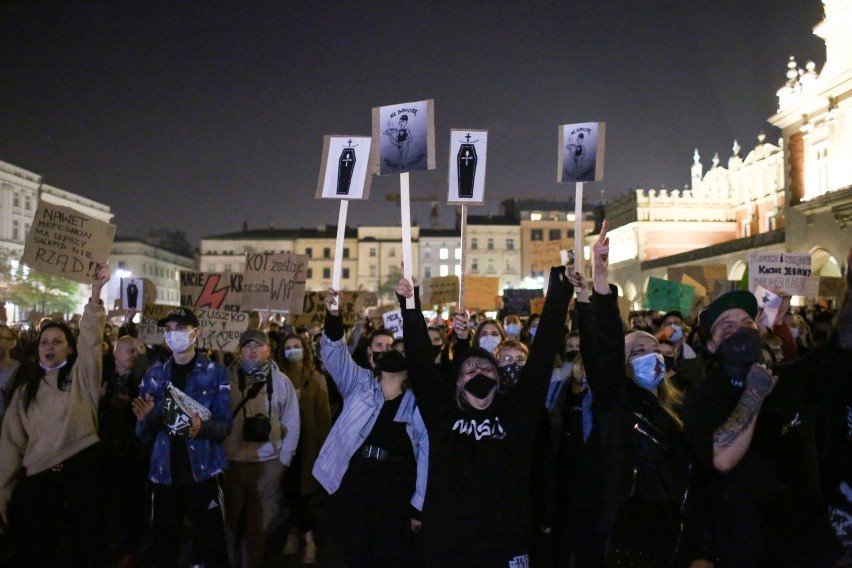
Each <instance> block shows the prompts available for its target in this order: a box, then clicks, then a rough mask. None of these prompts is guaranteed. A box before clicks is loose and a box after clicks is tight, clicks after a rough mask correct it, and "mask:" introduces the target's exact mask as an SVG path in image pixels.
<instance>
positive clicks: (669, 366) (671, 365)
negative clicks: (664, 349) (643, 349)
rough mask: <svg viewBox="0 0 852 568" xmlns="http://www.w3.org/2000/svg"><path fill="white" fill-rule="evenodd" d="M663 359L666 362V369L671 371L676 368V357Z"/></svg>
mask: <svg viewBox="0 0 852 568" xmlns="http://www.w3.org/2000/svg"><path fill="white" fill-rule="evenodd" d="M663 360H664V361H665V362H666V371H671V370H672V369H674V364H675V358H674V357H663Z"/></svg>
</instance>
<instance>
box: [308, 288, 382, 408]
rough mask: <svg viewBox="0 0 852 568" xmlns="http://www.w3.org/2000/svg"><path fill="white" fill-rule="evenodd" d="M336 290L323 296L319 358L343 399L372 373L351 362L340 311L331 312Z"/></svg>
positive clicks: (368, 378) (369, 378) (329, 291)
mask: <svg viewBox="0 0 852 568" xmlns="http://www.w3.org/2000/svg"><path fill="white" fill-rule="evenodd" d="M336 296H337V290H333V289H331V288H329V289H328V293H327V294H326V295H325V308H326V316H325V325H324V327H323V330H322V339H321V340H320V357H321V358H322V362H323V364H325V368H326V369H327V370H328V372H329V374H330V375H331V378H332V379H334V383H335V384H336V385H337V389H338V390H339V391H340V395H341V396H342V397H343V398H346V397H347V396H349V395H350V394H351V393H352V392H353V391H354V390H355V387H356V386H357V385H358V383H359V382H361V381H365V380H371V379H372V375H373V373H372V372H370V371H369V370H367V369H364V368H363V367H359V366H358V364H357V363H355V361H353V360H352V355H351V354H350V353H349V349H347V348H346V343H345V342H344V340H343V318H342V317H341V316H340V311H338V310H332V309H331V307H332V306H333V305H334V299H335V297H336Z"/></svg>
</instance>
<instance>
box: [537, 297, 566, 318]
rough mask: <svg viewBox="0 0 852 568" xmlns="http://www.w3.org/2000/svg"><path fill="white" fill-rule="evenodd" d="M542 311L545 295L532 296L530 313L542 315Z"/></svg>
mask: <svg viewBox="0 0 852 568" xmlns="http://www.w3.org/2000/svg"><path fill="white" fill-rule="evenodd" d="M572 299H573V298H572ZM542 311H544V296H541V297H539V298H531V299H530V315H532V314H538V315H541V312H542Z"/></svg>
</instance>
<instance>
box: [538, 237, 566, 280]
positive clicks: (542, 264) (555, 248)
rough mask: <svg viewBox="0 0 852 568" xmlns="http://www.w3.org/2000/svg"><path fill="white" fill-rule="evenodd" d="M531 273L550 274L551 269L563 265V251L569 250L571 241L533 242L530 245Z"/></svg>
mask: <svg viewBox="0 0 852 568" xmlns="http://www.w3.org/2000/svg"><path fill="white" fill-rule="evenodd" d="M530 245H531V246H530V271H531V272H544V273H545V274H549V273H550V268H551V267H553V266H559V265H560V264H565V263H563V257H564V256H567V255H563V254H562V251H563V250H566V249H567V248H569V245H570V243H569V241H568V240H567V239H561V240H557V241H532V242H531V243H530Z"/></svg>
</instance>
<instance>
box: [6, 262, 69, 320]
mask: <svg viewBox="0 0 852 568" xmlns="http://www.w3.org/2000/svg"><path fill="white" fill-rule="evenodd" d="M18 259H19V255H18V254H17V253H15V251H11V250H9V249H7V248H2V247H0V288H2V293H3V297H2V298H0V300H5V301H7V302H11V303H13V304H15V305H16V306H17V307H18V309H19V310H22V311H24V312H27V311H30V310H36V311H38V312H41V313H43V314H48V313H53V312H62V313H63V314H70V313H72V312H73V311H74V310H75V309H76V308H77V306H78V305H79V303H80V301H79V293H80V285H79V284H77V283H76V282H73V281H71V280H68V279H67V278H63V277H62V276H53V275H50V274H43V273H41V272H37V271H35V270H31V269H30V270H28V269H26V268H24V267H23V266H21V265H19V264H18Z"/></svg>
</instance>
